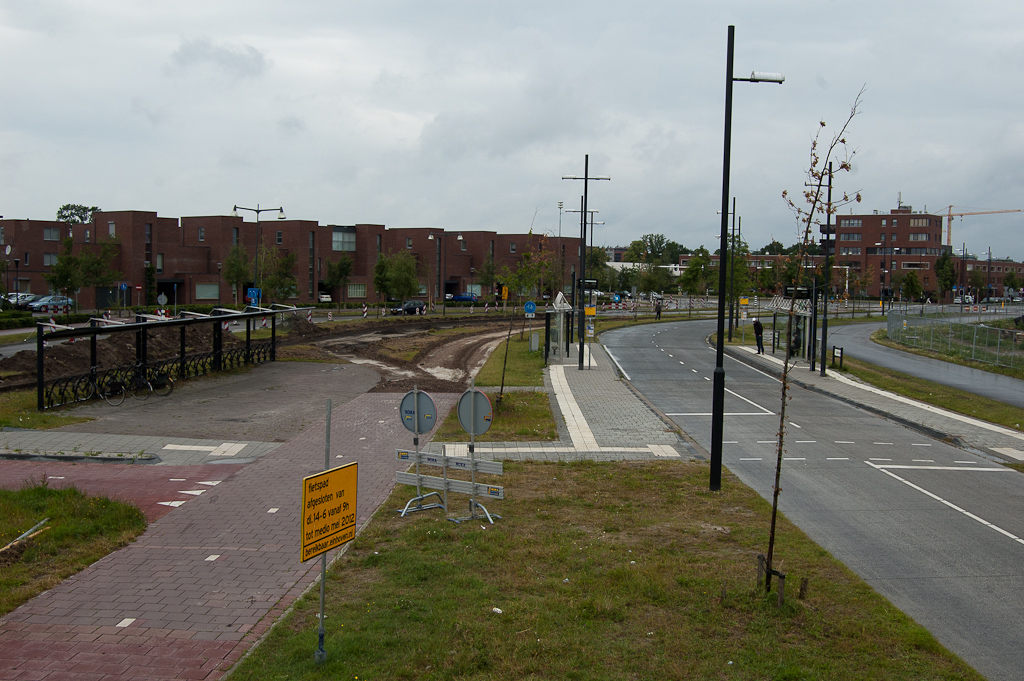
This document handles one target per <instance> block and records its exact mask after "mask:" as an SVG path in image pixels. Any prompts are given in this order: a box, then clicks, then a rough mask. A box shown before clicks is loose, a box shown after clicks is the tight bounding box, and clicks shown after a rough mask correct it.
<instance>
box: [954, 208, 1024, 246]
mask: <svg viewBox="0 0 1024 681" xmlns="http://www.w3.org/2000/svg"><path fill="white" fill-rule="evenodd" d="M954 208H956V206H946V211H947V213H946V245H947V246H952V245H953V218H956V217H963V216H964V215H994V214H996V213H1024V209H1022V208H1011V209H1009V210H976V211H971V212H967V213H954V212H953V209H954Z"/></svg>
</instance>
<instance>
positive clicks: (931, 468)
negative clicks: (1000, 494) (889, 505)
mask: <svg viewBox="0 0 1024 681" xmlns="http://www.w3.org/2000/svg"><path fill="white" fill-rule="evenodd" d="M865 463H867V464H868V465H869V466H874V467H875V468H878V469H880V470H881V469H883V468H894V469H903V470H907V471H971V472H972V473H1006V472H1008V471H1012V470H1013V469H1012V468H1004V467H1003V466H997V467H995V468H961V467H960V466H907V465H905V464H895V463H892V464H873V463H869V462H865Z"/></svg>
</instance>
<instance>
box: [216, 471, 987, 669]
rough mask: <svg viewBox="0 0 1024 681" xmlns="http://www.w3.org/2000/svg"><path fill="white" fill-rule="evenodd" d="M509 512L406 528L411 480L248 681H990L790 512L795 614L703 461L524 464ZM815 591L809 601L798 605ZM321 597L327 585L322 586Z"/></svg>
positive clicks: (733, 498)
mask: <svg viewBox="0 0 1024 681" xmlns="http://www.w3.org/2000/svg"><path fill="white" fill-rule="evenodd" d="M500 481H501V483H502V484H504V485H505V487H506V490H509V491H510V495H509V498H507V499H505V500H504V501H501V502H497V501H494V502H489V503H488V510H490V511H491V512H492V513H493V512H497V513H500V514H501V515H502V519H501V520H499V521H498V522H497V523H496V524H495V525H487V524H486V522H484V523H479V522H474V523H464V524H462V525H454V524H452V523H450V522H447V521H446V520H445V519H444V518H443V516H441V515H440V514H439V513H438V512H436V511H428V512H425V513H421V514H413V515H411V516H409V517H406V518H400V517H398V516H397V514H395V513H394V512H393V511H392V509H395V508H400V507H401V506H402V503H403V501H404V500H405V499H407V498H408V497H410V496H411V495H413V494H415V492H414V491H410V488H404V487H400V488H398V489H397V490H396V491H395V493H394V494H393V495H392V497H391V499H390V500H388V501H387V502H386V503H385V504H384V506H383V507H382V508H383V509H386V510H382V511H381V512H380V513H378V515H377V516H376V517H375V518H374V519H373V521H372V522H371V523H370V524H369V525H368V526H367V528H366V529H365V530H364V531H363V533H362V534H361V535H360V536H359V537H358V538H357V539H356V540H355V541H354V542H353V544H352V545H351V547H350V550H349V551H347V552H346V553H345V555H343V556H342V557H341V558H340V559H339V560H338V562H337V563H336V564H335V566H334V567H333V568H332V570H331V571H330V573H329V575H328V581H327V604H326V615H327V619H326V620H325V624H326V642H325V649H326V651H327V660H326V663H325V664H324V665H323V666H322V667H317V666H315V664H314V662H313V651H314V650H315V649H316V647H317V611H318V608H319V594H318V593H316V592H310V593H309V594H308V595H307V596H306V597H304V598H302V599H300V600H299V601H298V602H297V604H296V606H295V608H294V610H293V611H292V612H291V613H290V614H289V615H288V616H287V617H286V618H285V619H284V620H283V621H282V622H280V623H279V624H278V625H277V626H276V627H275V628H274V629H273V630H272V631H271V633H270V634H269V636H268V637H267V639H266V640H265V641H264V643H263V644H262V645H260V646H259V647H258V648H256V649H255V650H254V651H253V653H252V655H250V656H249V657H248V658H247V659H246V660H245V661H243V662H242V663H241V665H240V667H239V668H238V669H237V670H236V671H235V673H234V674H233V676H232V678H233V679H251V680H263V679H285V678H287V679H293V680H294V679H324V678H331V679H452V678H466V679H488V680H496V681H500V680H503V679H587V680H598V681H600V680H604V679H608V680H611V679H616V680H618V679H683V678H687V679H867V678H874V679H980V678H981V677H980V676H979V675H978V674H976V673H975V672H974V671H972V670H971V669H970V668H969V667H968V666H967V665H966V664H964V663H963V662H962V661H961V660H959V659H958V658H957V657H955V656H954V655H952V654H951V653H949V652H948V651H946V650H945V649H944V648H943V647H942V646H941V645H939V643H938V642H936V640H935V639H934V638H933V637H932V636H931V635H930V634H929V633H928V632H927V631H926V630H924V629H923V628H922V627H920V626H918V625H917V624H915V623H914V622H913V621H912V620H910V619H909V618H908V617H906V616H905V615H903V614H902V613H901V612H900V611H899V610H897V609H896V608H894V607H893V606H892V605H891V604H890V603H888V602H887V601H886V600H885V599H883V598H882V597H881V596H879V595H878V594H877V593H876V592H874V591H873V590H872V589H871V588H870V587H869V586H867V585H866V584H865V583H864V582H863V581H861V580H860V579H859V578H857V577H856V576H855V575H854V574H852V573H851V572H850V571H849V570H847V569H846V568H845V567H843V566H842V565H841V564H840V563H838V562H837V561H835V560H834V559H832V558H831V557H830V556H829V555H828V554H827V553H826V552H825V551H824V550H822V549H821V548H820V547H818V546H817V545H815V544H814V543H813V542H811V541H810V540H809V539H807V537H806V536H805V535H804V534H803V533H801V532H800V531H799V530H798V529H796V528H795V527H793V526H792V525H791V524H789V523H788V522H787V521H786V520H785V519H782V520H781V522H780V524H779V533H778V538H777V543H776V552H777V553H776V555H777V556H778V563H777V567H779V568H780V569H782V570H783V571H784V572H786V573H787V581H788V585H787V590H786V591H787V594H788V596H787V601H786V604H785V605H784V607H782V608H781V609H780V608H778V607H777V606H776V594H775V593H774V592H773V593H772V594H771V595H770V596H765V595H764V593H763V591H762V590H761V589H759V588H757V586H756V585H755V572H756V570H755V557H756V555H757V554H758V553H760V552H763V551H764V549H765V547H766V544H767V530H768V526H769V515H770V507H769V506H768V504H767V503H766V502H764V501H763V500H762V499H761V498H760V497H758V496H757V494H756V493H754V492H753V491H752V490H750V489H749V488H747V487H746V486H745V485H743V484H741V483H740V482H739V481H738V480H737V479H736V478H735V477H734V476H732V475H730V474H728V473H726V475H725V477H724V480H723V482H724V484H723V487H722V489H723V491H722V492H717V493H711V492H709V491H708V490H707V469H706V465H704V464H698V463H684V464H680V463H667V462H654V461H645V462H618V463H594V462H584V463H571V464H570V463H530V464H524V463H510V464H506V475H505V476H504V477H503V478H502V479H501V480H500ZM802 578H807V579H808V580H809V588H808V590H807V595H806V598H805V599H804V600H798V599H797V598H796V593H797V587H798V585H799V583H800V580H801V579H802ZM317 591H318V590H317Z"/></svg>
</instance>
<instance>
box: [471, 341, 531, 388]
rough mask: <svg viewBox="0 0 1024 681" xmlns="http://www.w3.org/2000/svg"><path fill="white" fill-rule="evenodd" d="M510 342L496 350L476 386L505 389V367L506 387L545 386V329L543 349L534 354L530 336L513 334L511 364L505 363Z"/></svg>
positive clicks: (504, 343) (509, 350) (509, 351)
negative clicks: (502, 386) (501, 386)
mask: <svg viewBox="0 0 1024 681" xmlns="http://www.w3.org/2000/svg"><path fill="white" fill-rule="evenodd" d="M505 346H506V342H505V341H502V342H501V343H500V344H499V345H498V347H496V348H495V349H494V352H492V353H491V356H490V357H489V358H488V359H487V363H486V364H484V366H483V368H481V369H480V372H479V373H478V374H477V376H476V384H477V385H480V386H500V385H502V366H503V365H504V366H505V380H504V385H521V386H534V387H536V386H542V385H544V374H543V373H542V371H543V369H544V330H543V329H541V343H540V347H541V349H540V350H538V351H537V352H530V334H529V333H525V334H523V340H519V333H518V332H515V331H514V332H513V333H512V337H511V341H509V342H508V362H507V363H506V362H505Z"/></svg>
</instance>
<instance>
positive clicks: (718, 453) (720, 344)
mask: <svg viewBox="0 0 1024 681" xmlns="http://www.w3.org/2000/svg"><path fill="white" fill-rule="evenodd" d="M735 38H736V27H735V26H730V27H729V41H728V52H727V56H726V64H725V145H724V152H723V157H722V228H721V235H720V239H721V246H720V250H719V252H720V253H722V254H725V253H728V246H729V164H730V154H731V151H732V84H733V81H744V82H748V83H779V84H781V83H782V82H783V81H785V80H786V77H785V76H783V75H782V74H781V73H766V72H761V71H754V72H752V73H751V74H750V78H736V77H734V76H733V71H732V64H733V46H734V44H735ZM725 286H726V280H725V268H724V267H722V266H721V259H720V265H719V267H718V336H717V343H716V348H715V379H714V392H713V395H712V400H711V480H710V484H711V490H712V491H717V490H719V489H721V488H722V432H723V422H724V420H725V365H724V358H725V297H724V296H723V295H722V294H723V293H724V292H725Z"/></svg>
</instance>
